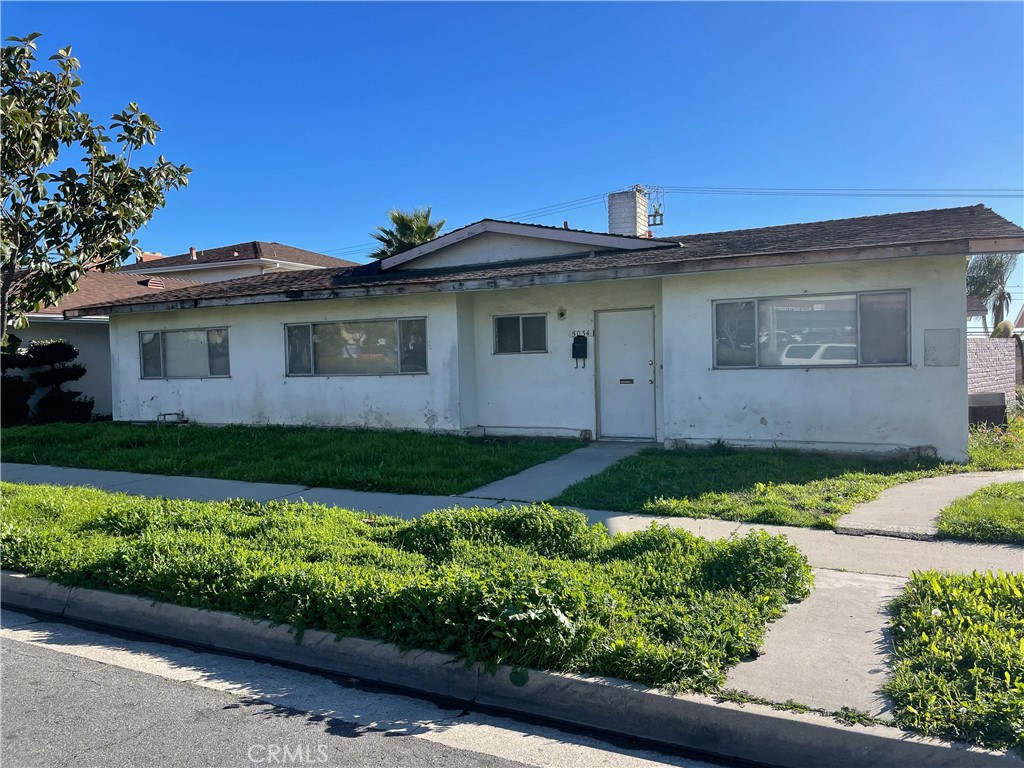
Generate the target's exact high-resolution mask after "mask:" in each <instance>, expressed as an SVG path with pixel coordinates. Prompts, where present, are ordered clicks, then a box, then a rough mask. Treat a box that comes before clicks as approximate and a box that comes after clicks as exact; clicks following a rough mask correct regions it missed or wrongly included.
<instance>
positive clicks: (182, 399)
mask: <svg viewBox="0 0 1024 768" xmlns="http://www.w3.org/2000/svg"><path fill="white" fill-rule="evenodd" d="M424 315H426V316H428V320H427V345H428V348H427V367H428V370H429V374H423V375H420V374H417V375H410V374H402V375H393V376H374V375H370V376H309V377H298V376H292V377H288V376H285V335H284V325H285V324H286V323H302V322H331V321H338V320H369V319H374V318H391V317H414V316H424ZM222 326H226V327H227V328H228V329H229V330H228V338H229V349H230V352H229V355H230V367H231V376H230V377H229V378H213V379H169V380H165V379H160V380H152V379H142V378H141V376H140V366H139V341H138V334H139V332H140V331H154V330H175V329H181V328H209V327H222ZM111 348H112V357H113V359H112V366H113V370H114V383H113V396H114V418H115V419H117V420H118V421H151V420H153V419H155V418H156V417H157V415H158V414H160V413H164V412H173V411H184V412H185V416H186V417H187V418H189V419H191V420H193V421H197V422H202V423H215V424H223V423H239V424H266V423H273V424H319V425H330V426H365V427H378V428H384V429H423V430H439V431H450V430H455V429H458V425H459V405H458V386H457V381H458V347H457V339H456V312H455V296H453V295H438V294H432V295H428V296H419V297H406V298H402V299H390V298H374V299H354V300H353V299H347V300H346V299H338V300H333V301H317V302H287V303H281V304H263V305H250V306H241V307H218V308H210V309H197V310H189V311H177V312H151V313H140V314H137V315H114V316H113V318H112V321H111Z"/></svg>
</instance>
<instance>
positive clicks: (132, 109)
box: [0, 33, 191, 335]
mask: <svg viewBox="0 0 1024 768" xmlns="http://www.w3.org/2000/svg"><path fill="white" fill-rule="evenodd" d="M39 37H40V35H39V33H33V34H31V35H29V36H28V37H9V38H7V40H8V42H11V43H12V45H7V46H4V48H3V53H2V65H0V66H2V80H3V95H2V99H0V118H2V120H3V134H4V138H3V145H2V147H0V160H2V168H3V171H2V177H3V181H2V189H0V193H2V195H3V219H2V228H0V248H2V256H3V264H2V267H0V299H2V304H3V308H2V316H0V329H2V332H3V335H6V333H7V328H8V324H9V323H21V322H22V321H23V320H24V316H25V315H26V314H28V313H29V312H32V311H33V310H36V309H38V308H39V307H41V306H44V305H47V304H55V303H57V302H58V301H60V299H61V298H62V297H64V296H66V295H67V294H69V293H72V292H73V291H74V290H75V289H76V287H77V283H78V279H79V278H80V277H81V276H82V274H83V273H85V272H87V271H89V270H94V269H95V270H100V271H103V270H106V269H110V268H114V267H117V266H120V265H121V264H123V263H124V262H125V261H126V260H127V259H128V257H129V256H131V255H132V254H133V253H135V254H137V253H139V252H140V251H139V248H138V241H137V240H135V239H133V238H132V235H133V234H134V233H135V232H136V231H137V230H138V229H139V228H140V227H142V226H143V225H144V224H146V223H147V222H148V221H149V220H150V219H151V218H152V217H153V214H154V213H155V212H156V210H157V209H158V208H162V207H163V205H164V203H165V193H166V192H168V191H169V190H171V189H177V188H179V187H183V186H186V185H187V183H188V174H189V173H190V172H191V169H190V168H188V167H187V166H184V165H175V164H174V163H171V162H168V161H167V160H165V159H164V157H163V155H160V156H159V157H158V158H156V161H155V162H154V163H153V164H152V165H139V164H136V165H133V164H132V159H133V158H132V155H133V153H136V152H138V151H140V150H143V148H144V147H146V146H147V145H153V144H155V143H156V134H157V133H159V131H160V126H158V125H157V124H156V122H154V121H153V119H152V118H151V117H150V116H149V115H147V114H146V113H145V112H142V111H141V110H140V109H139V105H138V104H136V103H134V102H132V103H130V104H129V105H128V106H127V107H126V108H125V109H124V110H122V111H121V112H118V113H117V114H115V115H113V116H112V117H111V119H110V126H109V127H106V126H103V125H100V124H97V123H94V122H93V120H92V118H91V117H90V116H89V115H88V114H87V113H85V112H82V111H81V110H80V109H79V108H78V105H79V102H80V101H81V95H80V93H79V89H80V88H81V85H82V80H81V78H80V77H79V76H78V74H77V72H78V69H79V68H80V66H81V65H80V63H79V61H78V59H76V58H74V57H73V56H72V55H71V48H64V49H62V50H60V51H58V52H57V53H56V54H54V55H53V56H50V58H49V61H50V62H51V64H49V65H45V64H44V65H40V64H39V63H38V62H37V60H36V39H37V38H39ZM110 133H116V135H115V137H114V139H113V140H112V139H111V138H110V135H109V134H110ZM62 151H64V152H65V154H66V155H67V154H70V155H71V157H73V158H74V160H73V161H72V162H70V163H69V164H68V165H67V166H66V167H64V168H58V167H57V165H58V163H59V161H60V156H61V152H62Z"/></svg>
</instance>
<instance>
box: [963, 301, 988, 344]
mask: <svg viewBox="0 0 1024 768" xmlns="http://www.w3.org/2000/svg"><path fill="white" fill-rule="evenodd" d="M972 320H981V327H982V329H983V332H984V333H985V334H988V332H989V331H988V307H986V306H985V302H984V301H982V300H981V299H979V298H978V297H977V296H972V295H971V294H969V293H968V294H967V325H968V329H967V330H968V332H970V331H971V327H970V326H971V325H972V323H971V321H972Z"/></svg>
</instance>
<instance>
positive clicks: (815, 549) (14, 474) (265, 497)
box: [0, 444, 1024, 577]
mask: <svg viewBox="0 0 1024 768" xmlns="http://www.w3.org/2000/svg"><path fill="white" fill-rule="evenodd" d="M634 445H635V444H634ZM0 479H2V480H5V481H8V482H16V483H35V484H40V483H49V484H53V485H85V486H91V487H93V488H99V489H102V490H107V491H118V492H121V493H134V494H138V495H140V496H166V497H167V498H172V499H196V500H197V501H223V500H225V499H234V498H244V499H253V500H255V501H262V502H266V501H274V500H282V501H308V502H312V503H319V504H326V505H329V506H337V507H345V508H346V509H354V510H359V511H365V512H371V513H375V514H387V515H395V516H397V517H402V518H405V519H412V518H414V517H418V516H419V515H422V514H424V513H426V512H430V511H432V510H435V509H447V508H450V507H474V506H483V507H492V508H500V507H508V506H512V505H513V504H514V503H515V502H511V501H505V502H496V501H494V500H491V499H481V498H475V497H472V496H415V495H410V494H398V493H370V492H366V491H346V490H342V489H337V488H306V487H303V486H299V485H278V484H275V483H248V482H242V481H239V480H216V479H212V478H205V477H172V476H166V475H143V474H136V473H132V472H110V471H105V470H96V469H71V468H67V467H51V466H44V465H38V464H11V463H4V464H0ZM580 511H581V512H583V513H584V514H586V515H587V518H588V519H589V520H590V522H591V523H602V524H603V525H605V526H606V527H607V528H608V530H609V531H610V532H611V533H626V532H629V531H637V530H642V529H644V528H647V527H649V526H650V525H651V524H652V523H659V524H662V525H668V526H671V527H673V528H684V529H686V530H688V531H690V532H691V533H695V534H697V535H699V536H705V537H707V538H712V539H717V538H726V537H728V536H734V535H735V536H741V535H743V534H745V533H747V532H748V531H751V530H753V529H755V528H758V529H762V530H765V531H768V532H769V533H773V534H782V535H784V536H786V537H787V538H788V539H789V540H790V541H792V542H793V543H794V544H796V545H797V546H798V547H799V548H800V550H801V551H802V552H803V553H804V554H805V555H806V556H807V558H808V560H809V561H810V563H811V565H812V566H813V567H815V568H829V569H834V570H844V571H851V572H854V573H868V574H875V575H880V576H902V577H906V576H909V575H910V573H911V572H912V571H915V570H927V569H930V568H935V569H940V570H950V571H971V570H988V569H997V568H998V569H1002V570H1004V571H1022V570H1024V548H1022V547H1015V546H1011V545H999V544H966V543H962V542H954V541H913V540H910V539H900V538H889V537H884V536H870V535H869V536H858V537H848V536H837V535H836V534H835V533H833V532H832V531H824V530H816V529H812V528H796V527H792V526H782V525H761V524H758V523H736V522H731V521H728V520H718V519H704V520H698V519H693V518H687V517H654V516H651V515H629V514H620V513H616V512H605V511H600V510H587V509H583V510H580Z"/></svg>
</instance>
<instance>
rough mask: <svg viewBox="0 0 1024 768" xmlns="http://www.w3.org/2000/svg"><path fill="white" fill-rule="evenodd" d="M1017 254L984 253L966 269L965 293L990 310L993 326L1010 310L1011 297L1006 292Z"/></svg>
mask: <svg viewBox="0 0 1024 768" xmlns="http://www.w3.org/2000/svg"><path fill="white" fill-rule="evenodd" d="M1019 255H1020V254H1017V253H986V254H981V255H978V256H975V257H974V258H973V259H971V263H970V264H969V265H968V267H967V293H969V294H970V295H971V296H974V297H976V298H978V299H981V300H982V301H983V302H985V306H986V307H988V308H989V309H990V310H992V319H993V323H992V325H993V326H996V325H999V323H1001V322H1002V321H1003V318H1004V317H1005V316H1006V313H1007V312H1008V311H1009V309H1010V301H1011V300H1012V298H1013V297H1012V296H1010V292H1009V291H1008V290H1006V285H1007V283H1009V281H1010V274H1011V273H1012V272H1013V270H1014V268H1015V267H1016V266H1017V256H1019Z"/></svg>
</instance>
